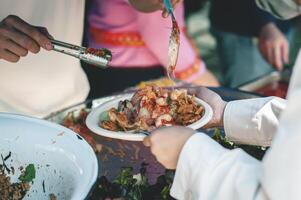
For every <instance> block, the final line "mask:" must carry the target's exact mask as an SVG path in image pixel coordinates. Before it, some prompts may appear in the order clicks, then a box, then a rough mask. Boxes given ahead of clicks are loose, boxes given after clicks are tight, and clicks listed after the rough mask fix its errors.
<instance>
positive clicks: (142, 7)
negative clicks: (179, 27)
mask: <svg viewBox="0 0 301 200" xmlns="http://www.w3.org/2000/svg"><path fill="white" fill-rule="evenodd" d="M129 2H130V4H131V5H132V6H133V7H134V8H135V9H136V10H138V11H140V12H154V11H157V10H160V9H162V5H161V4H160V3H156V2H154V1H150V0H129Z"/></svg>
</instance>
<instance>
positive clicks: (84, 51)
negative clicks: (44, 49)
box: [50, 40, 112, 68]
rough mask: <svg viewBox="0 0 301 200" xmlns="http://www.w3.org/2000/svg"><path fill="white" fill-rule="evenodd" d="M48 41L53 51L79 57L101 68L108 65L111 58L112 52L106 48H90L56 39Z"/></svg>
mask: <svg viewBox="0 0 301 200" xmlns="http://www.w3.org/2000/svg"><path fill="white" fill-rule="evenodd" d="M50 41H51V43H52V45H53V50H54V51H57V52H60V53H64V54H67V55H70V56H73V57H76V58H79V59H80V60H82V61H84V62H86V63H89V64H92V65H96V66H98V67H101V68H107V67H108V66H109V65H108V64H109V62H110V61H111V60H112V54H111V52H110V51H109V50H107V49H93V50H90V48H86V47H81V46H76V45H73V44H69V43H65V42H61V41H58V40H50ZM95 51H97V52H98V53H95ZM99 53H100V54H99Z"/></svg>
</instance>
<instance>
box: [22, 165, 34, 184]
mask: <svg viewBox="0 0 301 200" xmlns="http://www.w3.org/2000/svg"><path fill="white" fill-rule="evenodd" d="M35 177H36V170H35V167H34V165H33V164H29V165H28V166H27V167H26V168H25V171H24V172H23V173H22V174H21V175H20V176H19V180H20V181H22V182H28V183H29V182H31V181H33V179H34V178H35Z"/></svg>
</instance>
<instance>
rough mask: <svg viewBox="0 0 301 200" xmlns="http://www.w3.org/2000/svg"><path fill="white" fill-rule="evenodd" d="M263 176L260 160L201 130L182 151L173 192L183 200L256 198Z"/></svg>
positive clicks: (245, 199)
mask: <svg viewBox="0 0 301 200" xmlns="http://www.w3.org/2000/svg"><path fill="white" fill-rule="evenodd" d="M260 176H261V164H260V162H259V161H257V160H255V159H254V158H252V157H250V156H249V155H247V154H246V153H245V152H243V151H242V150H240V149H237V150H232V151H230V150H227V149H225V148H223V147H222V146H220V145H219V144H218V143H216V142H215V141H213V140H212V139H211V138H210V137H208V136H207V135H205V134H202V133H197V134H195V135H193V136H192V137H191V138H189V140H188V141H187V143H186V144H185V146H184V148H183V150H182V152H181V155H180V158H179V161H178V165H177V171H176V175H175V179H174V183H173V186H172V189H171V195H172V196H173V197H175V198H176V199H179V200H182V199H183V200H184V199H185V200H186V199H194V200H197V199H231V200H235V199H243V200H248V199H254V195H255V194H256V192H257V189H258V185H259V179H260Z"/></svg>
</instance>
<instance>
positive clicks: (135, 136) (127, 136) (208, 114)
mask: <svg viewBox="0 0 301 200" xmlns="http://www.w3.org/2000/svg"><path fill="white" fill-rule="evenodd" d="M132 96H133V94H126V95H124V96H122V97H120V98H116V99H113V100H111V101H108V102H106V103H104V104H102V105H100V106H98V107H96V108H94V109H92V111H91V112H90V114H89V115H88V117H87V120H86V124H87V126H88V128H89V129H90V130H91V131H93V132H94V133H96V134H98V135H101V136H105V137H110V138H115V139H121V140H129V141H143V139H144V138H145V135H144V134H142V133H131V132H122V131H119V132H115V131H109V130H106V129H103V128H101V127H100V126H99V121H100V119H99V117H100V114H101V113H102V112H104V111H107V110H109V109H110V108H112V107H115V108H117V107H118V103H119V101H123V100H126V99H131V98H132ZM196 102H197V103H198V104H201V105H202V106H204V108H205V113H204V115H203V116H202V118H201V119H200V120H198V121H197V122H195V123H193V124H190V125H189V126H188V127H190V128H193V129H199V128H201V127H203V126H204V125H206V124H207V123H208V122H209V121H210V119H211V118H212V115H213V111H212V108H211V107H210V106H209V105H208V104H207V103H206V102H204V101H203V100H201V99H198V98H196Z"/></svg>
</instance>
